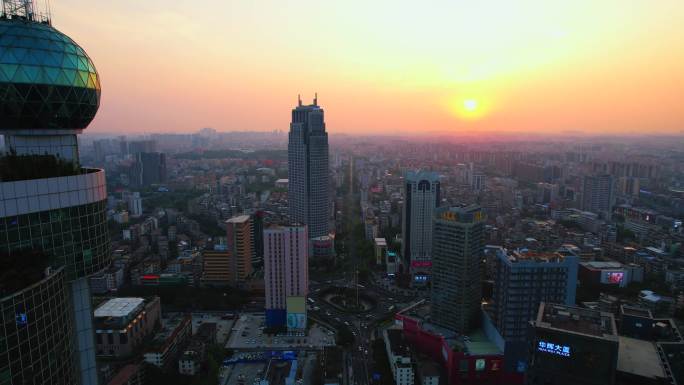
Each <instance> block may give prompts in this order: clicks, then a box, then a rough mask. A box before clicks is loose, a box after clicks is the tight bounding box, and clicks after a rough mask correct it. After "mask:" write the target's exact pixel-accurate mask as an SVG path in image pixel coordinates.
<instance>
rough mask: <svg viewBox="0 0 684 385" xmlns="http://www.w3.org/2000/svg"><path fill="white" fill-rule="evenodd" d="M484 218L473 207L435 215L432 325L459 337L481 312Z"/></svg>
mask: <svg viewBox="0 0 684 385" xmlns="http://www.w3.org/2000/svg"><path fill="white" fill-rule="evenodd" d="M484 219H485V215H484V213H483V212H482V209H481V208H480V207H479V206H476V205H471V206H467V207H442V208H439V209H437V210H436V212H435V217H434V234H433V248H432V252H433V257H432V260H433V270H432V271H433V275H432V307H431V311H432V314H431V315H432V322H434V323H435V324H437V325H440V326H442V327H446V328H448V329H451V330H454V331H456V332H458V333H461V334H466V333H468V332H469V331H470V330H471V329H472V328H473V327H474V326H477V324H478V319H479V317H480V313H481V309H480V303H481V299H482V282H481V277H482V274H481V266H480V265H481V263H482V256H483V253H484Z"/></svg>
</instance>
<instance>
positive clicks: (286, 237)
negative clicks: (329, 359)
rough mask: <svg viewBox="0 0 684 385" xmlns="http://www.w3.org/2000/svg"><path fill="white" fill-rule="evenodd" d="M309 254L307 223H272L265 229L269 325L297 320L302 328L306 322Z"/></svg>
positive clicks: (290, 322)
mask: <svg viewBox="0 0 684 385" xmlns="http://www.w3.org/2000/svg"><path fill="white" fill-rule="evenodd" d="M308 256H309V237H308V234H307V228H306V226H303V225H292V226H271V227H269V228H267V229H264V284H265V289H266V325H267V326H269V327H280V326H285V325H286V324H287V325H288V326H291V325H292V324H294V326H293V328H299V327H297V326H298V325H299V326H301V322H302V321H303V322H304V325H305V324H306V309H305V308H306V305H305V303H304V302H305V301H306V296H307V294H308V292H309V269H308ZM300 305H303V306H304V308H302V307H301V306H300ZM302 316H303V317H304V319H303V320H302V319H301V317H302ZM292 318H294V322H292V320H291V319H292ZM297 324H298V325H297Z"/></svg>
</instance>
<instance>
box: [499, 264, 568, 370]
mask: <svg viewBox="0 0 684 385" xmlns="http://www.w3.org/2000/svg"><path fill="white" fill-rule="evenodd" d="M578 263H579V258H578V257H577V256H575V255H562V254H559V253H520V252H517V251H514V252H505V251H504V252H503V253H499V254H498V255H497V259H496V261H495V271H494V295H493V297H492V301H491V303H490V305H489V307H488V309H487V311H488V314H490V316H491V319H492V322H493V323H494V326H495V327H496V329H497V331H498V333H499V335H501V337H502V338H503V339H504V341H505V350H504V370H506V371H510V372H514V371H520V370H521V369H519V368H524V367H525V366H526V365H527V356H528V354H527V353H528V344H527V335H528V328H529V323H530V321H532V320H534V319H535V318H536V316H537V312H538V310H539V304H540V303H542V302H549V303H558V304H565V305H574V304H575V292H576V291H577V269H578Z"/></svg>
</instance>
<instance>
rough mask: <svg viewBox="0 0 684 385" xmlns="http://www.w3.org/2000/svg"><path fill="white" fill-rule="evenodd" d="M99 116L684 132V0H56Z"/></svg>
mask: <svg viewBox="0 0 684 385" xmlns="http://www.w3.org/2000/svg"><path fill="white" fill-rule="evenodd" d="M52 8H53V25H54V26H55V27H56V28H58V29H60V30H61V31H62V32H64V33H66V34H68V35H70V36H71V37H72V38H73V39H74V40H76V41H77V42H78V43H79V44H80V45H82V46H83V47H84V48H85V49H86V51H87V52H88V53H89V55H90V56H91V57H92V59H93V60H94V62H95V65H96V66H97V68H98V71H99V73H100V75H101V79H102V87H103V96H102V105H101V107H100V111H99V113H98V116H97V118H96V119H95V121H94V122H93V124H92V125H91V127H90V129H89V132H124V133H142V132H190V131H195V130H197V129H199V128H202V127H213V128H215V129H217V130H219V131H233V130H259V131H263V130H274V129H281V130H287V129H288V127H289V114H290V109H291V108H292V107H293V106H294V105H295V103H296V99H297V94H298V93H301V94H302V97H303V98H304V99H305V101H306V100H310V99H311V97H313V93H314V92H315V91H317V92H318V93H319V102H320V104H322V105H323V107H324V108H325V109H326V118H327V125H328V131H329V132H332V133H378V134H384V133H403V134H410V133H419V134H422V133H447V134H448V133H457V134H463V133H469V134H476V133H481V132H488V133H491V132H533V133H563V132H568V131H573V132H585V133H621V134H633V133H682V132H684V1H681V0H657V1H653V0H648V1H646V0H644V1H642V0H600V1H597V0H575V1H564V2H561V1H544V2H542V1H503V0H502V1H474V0H471V1H457V0H445V1H424V2H417V1H402V0H394V1H320V0H318V1H294V0H287V1H284V0H272V1H267V0H248V1H247V0H245V1H242V0H229V1H226V0H204V1H189V0H174V1H162V0H146V1H144V2H141V1H139V0H117V1H106V2H105V1H97V2H94V1H86V0H59V1H53V2H52Z"/></svg>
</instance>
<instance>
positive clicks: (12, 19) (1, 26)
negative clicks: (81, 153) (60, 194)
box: [0, 0, 100, 162]
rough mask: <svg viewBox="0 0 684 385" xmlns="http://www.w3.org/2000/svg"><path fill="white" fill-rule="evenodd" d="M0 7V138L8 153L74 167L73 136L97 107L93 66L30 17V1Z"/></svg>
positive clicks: (9, 0)
mask: <svg viewBox="0 0 684 385" xmlns="http://www.w3.org/2000/svg"><path fill="white" fill-rule="evenodd" d="M2 3H3V10H2V11H3V13H2V14H0V134H4V135H5V147H6V150H7V151H8V152H14V153H16V154H19V155H21V154H40V155H43V154H50V155H55V156H58V157H60V158H62V159H68V160H72V161H74V162H78V147H77V141H76V135H77V134H79V133H81V131H82V130H83V129H85V128H86V127H87V126H88V124H90V122H91V121H92V120H93V118H94V117H95V114H96V113H97V109H98V107H99V105H100V80H99V77H98V74H97V71H96V70H95V66H94V65H93V62H92V60H90V58H89V57H88V55H87V54H86V53H85V51H84V50H83V48H81V47H80V46H79V45H78V44H76V43H75V42H74V41H73V40H72V39H71V38H69V37H68V36H66V35H65V34H63V33H61V32H59V31H58V30H56V29H55V28H53V27H52V25H51V24H50V22H49V19H48V18H47V17H41V16H38V15H37V14H36V13H35V12H34V7H35V5H34V4H33V2H32V1H28V0H3V2H2ZM8 8H9V9H10V12H6V10H7V9H8Z"/></svg>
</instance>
